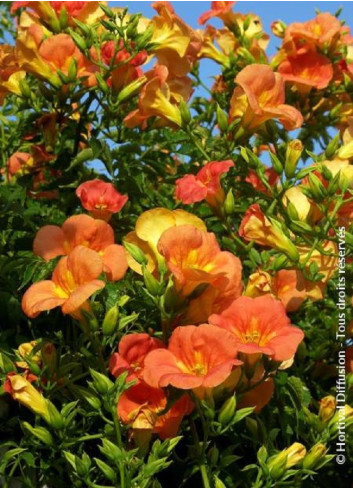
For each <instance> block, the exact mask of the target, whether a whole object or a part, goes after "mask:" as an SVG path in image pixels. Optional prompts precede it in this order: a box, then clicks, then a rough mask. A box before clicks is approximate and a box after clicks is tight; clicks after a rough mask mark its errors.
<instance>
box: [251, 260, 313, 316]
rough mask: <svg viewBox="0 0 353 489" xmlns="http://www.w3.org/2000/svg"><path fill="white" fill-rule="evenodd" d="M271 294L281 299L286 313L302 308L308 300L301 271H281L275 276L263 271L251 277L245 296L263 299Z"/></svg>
mask: <svg viewBox="0 0 353 489" xmlns="http://www.w3.org/2000/svg"><path fill="white" fill-rule="evenodd" d="M268 294H271V295H272V296H274V297H275V298H277V299H279V300H280V301H281V302H282V304H283V305H284V307H285V308H286V311H288V312H293V311H296V310H298V309H299V308H300V306H301V305H302V303H303V302H304V300H305V299H306V298H307V290H306V281H305V279H304V276H303V274H302V272H300V271H299V270H295V269H291V270H279V271H278V272H277V273H276V274H275V275H274V276H271V275H269V274H268V273H267V272H264V271H262V270H260V271H258V272H255V273H253V274H251V275H250V277H249V281H248V283H247V286H246V290H245V292H244V295H246V296H247V297H261V296H263V295H268Z"/></svg>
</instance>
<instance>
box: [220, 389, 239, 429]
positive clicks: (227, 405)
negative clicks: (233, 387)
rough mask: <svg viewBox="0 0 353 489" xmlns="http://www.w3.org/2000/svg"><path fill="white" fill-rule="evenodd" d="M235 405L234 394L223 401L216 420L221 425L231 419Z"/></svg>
mask: <svg viewBox="0 0 353 489" xmlns="http://www.w3.org/2000/svg"><path fill="white" fill-rule="evenodd" d="M236 407H237V401H236V398H235V396H232V397H229V398H228V399H227V400H226V401H224V403H223V405H222V407H221V409H220V411H219V415H218V421H219V422H220V423H221V424H222V425H227V424H228V423H230V421H231V420H232V418H233V416H234V413H235V409H236Z"/></svg>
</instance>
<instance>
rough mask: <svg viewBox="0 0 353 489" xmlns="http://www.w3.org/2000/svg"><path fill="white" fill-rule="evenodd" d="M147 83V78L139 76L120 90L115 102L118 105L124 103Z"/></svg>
mask: <svg viewBox="0 0 353 489" xmlns="http://www.w3.org/2000/svg"><path fill="white" fill-rule="evenodd" d="M146 81H147V78H146V77H145V76H140V77H139V78H137V79H136V80H134V81H132V82H131V83H129V84H128V85H126V87H124V88H123V89H122V90H120V92H119V94H118V96H117V101H118V102H119V103H121V102H125V101H126V100H128V99H130V98H131V97H133V96H134V95H136V93H137V92H138V91H139V90H140V88H141V87H142V85H144V83H145V82H146Z"/></svg>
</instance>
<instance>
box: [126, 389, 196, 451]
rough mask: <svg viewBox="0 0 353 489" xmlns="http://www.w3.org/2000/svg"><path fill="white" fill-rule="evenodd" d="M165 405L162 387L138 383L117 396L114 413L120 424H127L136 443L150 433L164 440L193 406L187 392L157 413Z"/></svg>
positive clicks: (146, 438)
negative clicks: (116, 410) (157, 387)
mask: <svg viewBox="0 0 353 489" xmlns="http://www.w3.org/2000/svg"><path fill="white" fill-rule="evenodd" d="M166 406H167V398H166V396H165V393H164V392H163V390H162V389H155V388H153V387H150V386H149V385H147V384H145V383H144V382H141V383H139V384H137V385H134V386H132V387H130V389H128V390H126V391H125V392H123V394H122V395H121V396H120V398H119V402H118V416H119V418H120V419H121V421H122V422H123V423H124V424H128V425H131V427H132V430H133V435H134V438H135V440H136V443H137V444H144V443H146V442H148V441H149V439H150V438H151V436H152V433H156V434H158V436H159V437H160V438H161V439H162V440H164V439H166V438H173V437H174V436H176V434H177V432H178V430H179V426H180V424H181V422H182V420H183V417H184V416H185V415H187V414H190V413H191V411H192V410H193V407H194V406H193V403H192V402H191V400H190V399H189V397H188V396H187V395H184V396H182V397H181V398H180V399H179V400H178V401H177V402H176V403H175V404H174V405H173V406H172V407H171V408H170V409H169V411H167V413H165V414H160V413H161V412H162V411H164V410H165V408H166ZM141 442H142V443H141Z"/></svg>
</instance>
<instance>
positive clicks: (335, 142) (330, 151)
mask: <svg viewBox="0 0 353 489" xmlns="http://www.w3.org/2000/svg"><path fill="white" fill-rule="evenodd" d="M339 143H340V134H339V133H338V134H336V136H335V137H334V138H333V139H331V141H330V142H329V143H328V145H327V148H326V151H325V156H326V158H328V159H330V158H332V156H333V155H334V154H335V153H336V151H337V150H338V146H339Z"/></svg>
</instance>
